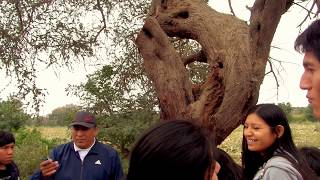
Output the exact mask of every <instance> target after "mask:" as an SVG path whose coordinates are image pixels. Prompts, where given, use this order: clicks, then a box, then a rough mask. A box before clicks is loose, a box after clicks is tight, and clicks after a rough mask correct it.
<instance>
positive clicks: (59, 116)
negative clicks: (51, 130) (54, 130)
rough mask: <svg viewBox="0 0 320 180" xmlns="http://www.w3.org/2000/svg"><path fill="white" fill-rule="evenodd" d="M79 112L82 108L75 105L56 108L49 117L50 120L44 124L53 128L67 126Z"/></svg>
mask: <svg viewBox="0 0 320 180" xmlns="http://www.w3.org/2000/svg"><path fill="white" fill-rule="evenodd" d="M79 110H81V107H80V106H76V105H73V104H69V105H65V106H63V107H59V108H56V109H54V110H53V111H52V112H51V113H50V114H49V115H48V120H47V122H44V123H45V124H47V125H53V126H67V125H69V124H70V123H71V121H72V120H73V117H74V115H75V113H76V112H78V111H79Z"/></svg>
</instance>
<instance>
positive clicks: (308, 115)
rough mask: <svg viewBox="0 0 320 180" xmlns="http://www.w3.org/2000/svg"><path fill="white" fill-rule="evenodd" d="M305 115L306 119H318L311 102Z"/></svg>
mask: <svg viewBox="0 0 320 180" xmlns="http://www.w3.org/2000/svg"><path fill="white" fill-rule="evenodd" d="M305 117H306V119H308V120H309V121H317V118H316V117H314V114H313V111H312V107H311V105H310V104H309V105H308V107H307V108H306V109H305Z"/></svg>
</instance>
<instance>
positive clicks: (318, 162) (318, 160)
mask: <svg viewBox="0 0 320 180" xmlns="http://www.w3.org/2000/svg"><path fill="white" fill-rule="evenodd" d="M299 151H300V153H301V154H302V155H303V156H304V158H305V159H306V161H307V163H308V164H309V166H310V168H311V169H312V170H313V171H314V172H315V173H316V174H317V175H318V176H319V177H320V149H319V148H316V147H302V148H300V149H299Z"/></svg>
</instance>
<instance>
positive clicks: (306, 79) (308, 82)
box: [300, 52, 320, 118]
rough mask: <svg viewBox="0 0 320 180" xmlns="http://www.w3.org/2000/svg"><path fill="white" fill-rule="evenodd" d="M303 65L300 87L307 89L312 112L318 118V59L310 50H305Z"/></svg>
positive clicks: (319, 115)
mask: <svg viewBox="0 0 320 180" xmlns="http://www.w3.org/2000/svg"><path fill="white" fill-rule="evenodd" d="M303 67H304V72H303V74H302V76H301V80H300V88H301V89H304V90H308V93H307V98H308V101H309V103H310V104H311V106H312V110H313V114H314V115H315V116H316V117H317V118H320V60H319V59H317V58H316V57H315V55H314V54H313V53H312V52H306V53H305V55H304V58H303Z"/></svg>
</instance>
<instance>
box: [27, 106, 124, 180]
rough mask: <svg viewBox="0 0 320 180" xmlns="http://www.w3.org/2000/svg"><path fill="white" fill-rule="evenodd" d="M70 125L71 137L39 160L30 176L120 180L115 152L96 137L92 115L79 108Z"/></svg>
mask: <svg viewBox="0 0 320 180" xmlns="http://www.w3.org/2000/svg"><path fill="white" fill-rule="evenodd" d="M70 126H71V136H72V141H71V142H69V143H66V144H62V145H60V146H58V147H56V148H55V149H53V151H52V153H51V156H50V158H48V160H46V161H43V162H41V163H40V170H39V171H37V172H36V173H35V174H33V176H32V177H31V178H30V179H31V180H35V179H66V180H67V179H70V180H99V179H101V180H121V179H122V177H123V172H122V167H121V162H120V158H119V156H118V153H117V152H116V151H115V150H114V149H112V148H111V147H110V146H108V145H105V144H102V143H100V142H98V141H97V139H96V136H97V134H98V128H97V124H96V119H95V117H94V116H93V115H92V114H90V113H88V112H78V113H76V115H75V118H74V120H73V122H72V123H71V124H70Z"/></svg>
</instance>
